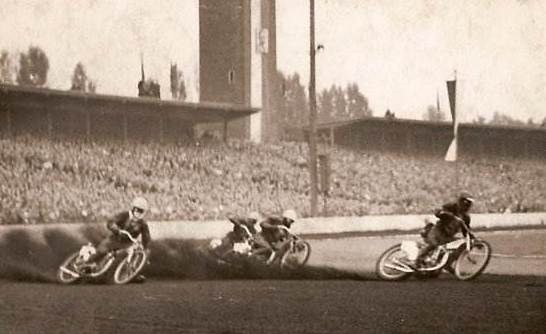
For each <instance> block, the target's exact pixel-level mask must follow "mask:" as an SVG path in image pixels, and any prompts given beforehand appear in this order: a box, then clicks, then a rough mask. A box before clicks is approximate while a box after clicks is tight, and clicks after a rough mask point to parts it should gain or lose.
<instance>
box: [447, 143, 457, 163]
mask: <svg viewBox="0 0 546 334" xmlns="http://www.w3.org/2000/svg"><path fill="white" fill-rule="evenodd" d="M444 160H445V161H455V160H457V138H456V137H455V138H453V140H452V141H451V144H449V148H448V149H447V152H446V157H445V158H444Z"/></svg>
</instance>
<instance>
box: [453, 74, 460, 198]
mask: <svg viewBox="0 0 546 334" xmlns="http://www.w3.org/2000/svg"><path fill="white" fill-rule="evenodd" d="M453 77H454V80H455V82H457V70H454V71H453ZM457 86H459V88H460V85H457ZM457 86H455V101H457V100H460V99H457V95H458V94H457ZM459 98H460V96H459ZM457 109H459V110H458V111H459V113H460V112H461V110H460V108H457V102H455V110H457ZM453 116H454V117H455V146H456V147H457V151H458V152H457V155H459V154H458V153H459V151H460V150H459V120H458V117H457V113H456V112H455V113H453ZM455 192H456V193H457V192H459V157H458V156H457V159H455Z"/></svg>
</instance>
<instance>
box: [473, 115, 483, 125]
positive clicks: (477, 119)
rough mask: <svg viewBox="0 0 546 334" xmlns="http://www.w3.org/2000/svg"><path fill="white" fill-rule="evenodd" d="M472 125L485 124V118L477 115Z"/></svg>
mask: <svg viewBox="0 0 546 334" xmlns="http://www.w3.org/2000/svg"><path fill="white" fill-rule="evenodd" d="M473 123H474V124H485V117H483V116H480V115H478V117H477V118H476V119H474V121H473Z"/></svg>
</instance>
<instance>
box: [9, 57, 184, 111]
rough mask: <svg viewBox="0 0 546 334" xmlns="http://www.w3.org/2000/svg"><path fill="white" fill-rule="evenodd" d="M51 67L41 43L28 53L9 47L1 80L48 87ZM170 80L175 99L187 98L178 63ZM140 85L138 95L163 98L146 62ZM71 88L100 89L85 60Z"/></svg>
mask: <svg viewBox="0 0 546 334" xmlns="http://www.w3.org/2000/svg"><path fill="white" fill-rule="evenodd" d="M17 58H18V61H17ZM49 69H50V67H49V59H48V57H47V55H46V53H45V51H44V50H43V49H41V48H40V47H38V46H30V47H29V48H28V50H27V51H26V52H21V53H19V54H18V55H10V53H9V52H8V51H6V50H2V51H1V52H0V83H5V84H16V85H20V86H29V87H44V88H45V87H47V75H48V72H49ZM170 79H171V95H172V98H173V99H175V100H182V101H184V100H185V99H186V98H187V94H186V85H185V80H184V74H183V72H182V71H181V70H180V69H178V66H177V64H171V76H170ZM137 88H138V96H141V97H155V98H160V94H159V90H160V86H159V84H158V83H157V80H155V79H153V78H148V79H146V78H145V77H144V64H142V79H141V81H139V82H138V84H137ZM69 90H71V91H78V92H84V93H90V94H95V93H96V92H97V83H96V81H95V80H94V79H92V78H90V77H89V75H88V74H87V70H86V69H85V66H84V65H83V63H82V62H77V63H76V65H75V67H74V71H73V72H72V77H71V85H70V88H69Z"/></svg>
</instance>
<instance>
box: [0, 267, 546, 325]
mask: <svg viewBox="0 0 546 334" xmlns="http://www.w3.org/2000/svg"><path fill="white" fill-rule="evenodd" d="M544 284H545V282H544V279H541V278H536V277H535V278H530V277H527V278H525V277H516V278H509V277H487V276H484V277H482V278H481V279H480V280H479V281H476V282H472V283H467V282H455V281H452V280H447V279H441V280H436V281H433V282H422V281H408V282H402V283H387V282H379V281H354V280H321V281H309V280H227V281H225V280H224V281H149V282H147V283H146V284H131V285H127V286H121V287H116V286H97V285H94V286H93V285H87V286H83V285H81V286H59V285H54V284H39V283H14V282H6V283H4V284H2V285H1V286H0V296H1V297H0V332H1V333H4V334H6V333H133V334H136V333H432V332H435V333H543V332H542V330H543V326H544V320H545V299H544V296H545V291H546V290H545V285H544Z"/></svg>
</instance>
